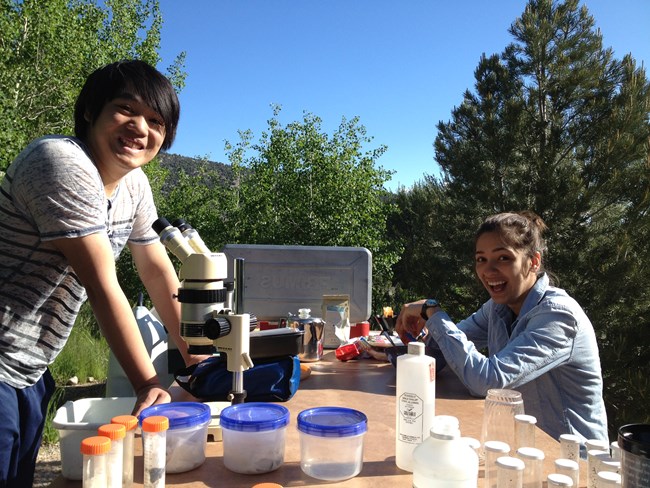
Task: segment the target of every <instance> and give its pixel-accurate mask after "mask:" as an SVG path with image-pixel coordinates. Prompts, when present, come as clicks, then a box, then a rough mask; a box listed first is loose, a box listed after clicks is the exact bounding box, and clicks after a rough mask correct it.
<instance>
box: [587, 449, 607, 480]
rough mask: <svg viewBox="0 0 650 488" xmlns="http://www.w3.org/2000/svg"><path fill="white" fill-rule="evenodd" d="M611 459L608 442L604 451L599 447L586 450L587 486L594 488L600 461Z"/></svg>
mask: <svg viewBox="0 0 650 488" xmlns="http://www.w3.org/2000/svg"><path fill="white" fill-rule="evenodd" d="M611 459H612V458H611V456H610V455H609V443H608V444H607V450H606V451H604V450H600V449H589V450H588V451H587V488H596V481H597V480H598V471H602V468H601V462H602V461H610V460H611Z"/></svg>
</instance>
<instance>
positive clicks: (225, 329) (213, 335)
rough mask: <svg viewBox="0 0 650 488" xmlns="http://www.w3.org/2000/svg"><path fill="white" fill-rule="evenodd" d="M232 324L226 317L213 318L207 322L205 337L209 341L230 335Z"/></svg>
mask: <svg viewBox="0 0 650 488" xmlns="http://www.w3.org/2000/svg"><path fill="white" fill-rule="evenodd" d="M231 329H232V327H231V326H230V322H228V319H226V318H224V317H212V318H210V319H208V320H206V321H205V330H204V332H205V336H206V337H207V338H209V339H213V340H214V339H218V338H219V337H223V336H227V335H228V334H230V330H231Z"/></svg>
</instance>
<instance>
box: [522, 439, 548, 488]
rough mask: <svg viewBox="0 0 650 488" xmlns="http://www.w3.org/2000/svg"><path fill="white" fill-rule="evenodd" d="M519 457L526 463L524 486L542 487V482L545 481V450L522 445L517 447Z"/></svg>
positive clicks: (530, 487)
mask: <svg viewBox="0 0 650 488" xmlns="http://www.w3.org/2000/svg"><path fill="white" fill-rule="evenodd" d="M517 457H518V458H519V459H521V460H522V461H523V462H524V464H525V465H526V469H525V470H524V480H523V487H524V488H542V482H543V481H544V476H543V474H542V469H543V464H544V451H542V450H540V449H536V448H534V447H520V448H519V449H517Z"/></svg>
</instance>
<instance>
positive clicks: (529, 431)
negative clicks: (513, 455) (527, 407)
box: [515, 413, 537, 449]
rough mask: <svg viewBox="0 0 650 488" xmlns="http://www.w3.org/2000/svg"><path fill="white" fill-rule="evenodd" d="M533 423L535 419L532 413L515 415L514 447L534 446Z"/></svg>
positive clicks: (535, 421)
mask: <svg viewBox="0 0 650 488" xmlns="http://www.w3.org/2000/svg"><path fill="white" fill-rule="evenodd" d="M535 424H537V419H536V418H535V417H533V416H532V415H525V414H523V413H522V414H517V415H515V449H519V448H520V447H535Z"/></svg>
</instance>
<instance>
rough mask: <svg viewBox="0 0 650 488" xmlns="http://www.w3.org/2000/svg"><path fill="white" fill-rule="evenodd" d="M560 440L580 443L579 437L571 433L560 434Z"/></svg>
mask: <svg viewBox="0 0 650 488" xmlns="http://www.w3.org/2000/svg"><path fill="white" fill-rule="evenodd" d="M560 441H564V442H566V443H567V444H580V442H581V441H580V437H578V436H577V435H573V434H562V435H561V436H560Z"/></svg>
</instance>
